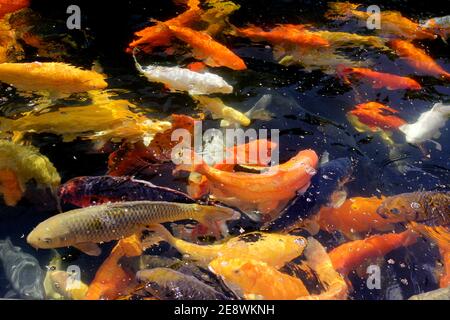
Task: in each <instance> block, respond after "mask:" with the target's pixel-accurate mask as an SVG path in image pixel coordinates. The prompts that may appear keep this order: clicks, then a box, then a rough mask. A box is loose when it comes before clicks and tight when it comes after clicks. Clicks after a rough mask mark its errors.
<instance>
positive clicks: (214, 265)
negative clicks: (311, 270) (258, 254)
mask: <svg viewBox="0 0 450 320" xmlns="http://www.w3.org/2000/svg"><path fill="white" fill-rule="evenodd" d="M209 269H210V270H211V271H212V272H213V273H215V274H216V275H218V276H219V277H220V278H221V279H222V280H223V282H224V283H225V285H226V286H227V287H228V288H229V289H230V290H231V291H233V292H234V293H235V294H236V295H238V296H241V297H243V298H244V299H246V300H293V299H297V298H298V297H300V296H307V295H309V292H308V289H307V288H306V287H305V285H304V284H303V282H302V281H301V280H300V279H298V278H295V277H293V276H290V275H288V274H285V273H282V272H280V271H278V270H277V268H274V267H272V266H270V265H269V264H267V263H265V262H262V261H260V260H257V259H251V258H248V257H237V258H233V259H225V258H222V257H220V258H217V259H215V260H213V261H211V263H210V264H209Z"/></svg>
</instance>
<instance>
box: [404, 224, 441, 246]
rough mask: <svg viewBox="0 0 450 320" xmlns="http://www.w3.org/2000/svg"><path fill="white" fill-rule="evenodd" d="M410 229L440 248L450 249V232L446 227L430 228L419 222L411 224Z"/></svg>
mask: <svg viewBox="0 0 450 320" xmlns="http://www.w3.org/2000/svg"><path fill="white" fill-rule="evenodd" d="M408 228H409V229H410V230H412V231H415V232H417V233H419V234H421V235H422V236H424V237H425V238H428V239H430V240H431V241H433V242H434V243H436V244H437V245H438V246H439V247H442V248H450V231H449V230H448V229H447V228H446V227H443V226H437V227H430V226H426V225H423V224H419V223H417V222H410V223H409V225H408Z"/></svg>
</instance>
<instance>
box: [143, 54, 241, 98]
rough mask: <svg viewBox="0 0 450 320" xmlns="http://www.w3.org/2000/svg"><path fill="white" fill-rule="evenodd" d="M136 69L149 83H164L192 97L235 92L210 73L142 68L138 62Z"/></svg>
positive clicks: (175, 68)
mask: <svg viewBox="0 0 450 320" xmlns="http://www.w3.org/2000/svg"><path fill="white" fill-rule="evenodd" d="M136 67H137V69H138V70H139V71H140V72H141V73H142V74H144V75H145V77H146V78H147V79H148V80H149V81H152V82H159V83H163V84H165V85H166V86H167V87H168V88H170V90H173V91H186V92H188V93H189V94H191V95H201V94H212V93H231V92H233V87H232V86H231V85H229V84H228V83H227V82H226V81H225V80H224V79H223V78H222V77H220V76H218V75H216V74H213V73H210V72H203V73H199V72H194V71H191V70H189V69H185V68H180V67H163V66H151V65H149V66H146V67H141V66H140V65H139V64H138V63H137V62H136Z"/></svg>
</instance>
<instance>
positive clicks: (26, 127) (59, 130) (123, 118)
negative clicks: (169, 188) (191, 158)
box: [0, 98, 171, 144]
mask: <svg viewBox="0 0 450 320" xmlns="http://www.w3.org/2000/svg"><path fill="white" fill-rule="evenodd" d="M135 107H136V106H135V105H133V104H132V103H130V102H129V101H127V100H112V99H108V98H107V99H103V98H100V99H97V98H94V101H93V103H92V104H90V105H87V106H76V107H61V108H59V109H57V110H52V111H49V112H44V113H41V112H31V113H28V114H26V115H24V116H23V117H21V118H18V119H15V120H13V119H7V118H0V131H3V132H9V133H13V139H15V140H20V139H22V136H23V134H24V133H53V134H56V135H61V136H62V138H63V140H64V141H65V142H70V141H73V140H75V139H77V138H81V139H89V140H96V141H100V142H101V141H109V140H112V141H113V142H120V141H122V140H123V139H126V140H127V141H131V142H137V141H144V142H145V143H147V144H148V143H150V141H151V140H152V139H153V137H154V135H155V134H156V133H158V132H163V131H165V130H167V129H168V128H170V126H171V124H170V122H168V121H159V120H156V119H151V118H148V117H146V116H144V115H143V114H141V113H136V112H133V111H131V110H130V109H132V108H135ZM80 124H81V125H80Z"/></svg>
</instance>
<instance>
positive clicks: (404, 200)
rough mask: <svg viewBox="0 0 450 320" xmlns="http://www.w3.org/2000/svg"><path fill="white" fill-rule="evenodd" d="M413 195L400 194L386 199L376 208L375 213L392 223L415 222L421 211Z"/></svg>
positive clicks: (420, 206)
mask: <svg viewBox="0 0 450 320" xmlns="http://www.w3.org/2000/svg"><path fill="white" fill-rule="evenodd" d="M416 201H417V200H415V199H414V195H413V194H401V195H398V196H393V197H388V198H386V199H385V200H384V201H383V203H382V204H381V205H380V206H379V207H378V209H377V213H378V214H379V215H380V216H381V217H382V218H384V219H386V220H389V221H390V222H392V223H395V222H405V221H415V220H417V218H418V217H419V215H420V214H421V212H422V211H423V208H422V205H421V204H420V203H418V202H416Z"/></svg>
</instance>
